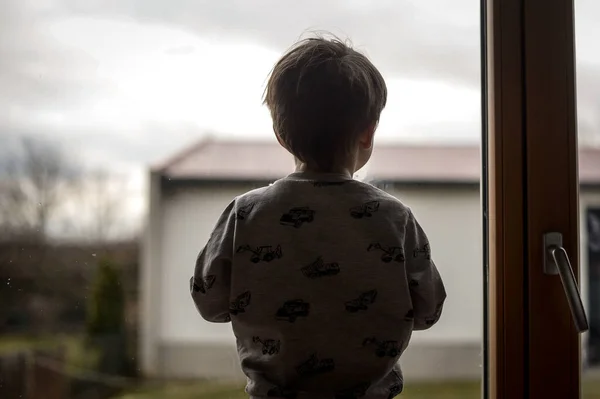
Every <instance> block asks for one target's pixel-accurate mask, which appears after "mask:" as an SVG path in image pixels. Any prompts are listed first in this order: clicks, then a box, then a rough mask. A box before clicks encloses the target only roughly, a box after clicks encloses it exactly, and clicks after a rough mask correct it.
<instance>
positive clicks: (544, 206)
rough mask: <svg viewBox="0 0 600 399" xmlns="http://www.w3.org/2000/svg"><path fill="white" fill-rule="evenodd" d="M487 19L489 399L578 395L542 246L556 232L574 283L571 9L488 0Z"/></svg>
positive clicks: (571, 336)
mask: <svg viewBox="0 0 600 399" xmlns="http://www.w3.org/2000/svg"><path fill="white" fill-rule="evenodd" d="M482 16H483V18H482V19H484V22H485V23H484V24H483V32H484V35H483V36H484V38H485V40H484V41H482V48H483V52H484V54H485V61H486V62H485V63H484V68H483V75H484V76H483V79H482V81H483V83H484V84H485V86H484V87H483V88H482V90H483V92H484V96H483V98H484V106H483V111H484V115H483V120H484V134H483V135H484V141H483V146H482V147H483V160H484V164H483V173H484V176H487V178H488V181H487V183H486V184H487V191H486V192H485V193H484V194H483V196H484V199H483V202H484V219H485V222H484V229H485V230H486V232H485V233H486V236H487V245H488V252H487V255H488V257H487V261H488V269H487V273H488V276H487V277H488V279H487V280H486V283H487V290H486V294H487V295H488V297H487V301H486V308H487V312H488V313H487V315H486V317H485V323H486V325H485V328H484V331H486V332H487V333H488V334H487V347H486V348H485V364H486V365H487V367H488V369H487V370H485V372H484V384H483V386H484V396H485V397H489V398H493V399H496V398H497V399H500V398H507V399H509V398H510V399H520V398H523V399H525V398H540V399H541V398H544V399H549V398H557V399H558V398H561V399H564V398H579V397H580V394H581V388H580V382H581V346H580V337H579V334H578V333H577V332H576V331H575V328H574V323H573V321H572V317H571V313H570V310H569V307H568V306H567V302H566V298H565V294H564V290H563V287H562V284H561V281H560V279H559V278H558V276H548V275H545V274H544V273H543V241H542V236H543V234H544V233H546V232H550V231H558V232H561V233H562V234H563V240H564V242H563V247H564V248H565V249H566V250H567V252H568V254H569V256H570V259H571V263H572V265H573V267H574V274H575V276H579V209H578V208H579V203H578V191H579V181H578V161H577V155H578V145H577V128H576V106H575V48H574V24H573V19H574V5H573V0H527V1H525V0H487V1H486V0H483V1H482ZM486 122H487V126H486V125H485V123H486ZM486 130H487V136H486ZM485 188H486V187H484V190H483V191H485ZM549 331H551V332H552V333H551V334H548V332H549ZM549 381H551V382H552V383H549Z"/></svg>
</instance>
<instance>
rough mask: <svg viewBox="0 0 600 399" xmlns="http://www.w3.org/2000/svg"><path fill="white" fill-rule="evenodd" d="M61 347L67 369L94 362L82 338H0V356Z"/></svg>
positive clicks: (61, 336)
mask: <svg viewBox="0 0 600 399" xmlns="http://www.w3.org/2000/svg"><path fill="white" fill-rule="evenodd" d="M61 346H63V347H64V348H65V350H66V356H67V358H66V361H67V367H69V366H72V367H77V368H86V367H89V365H90V364H93V363H94V361H95V356H94V354H93V353H91V352H90V351H89V350H87V349H86V348H85V347H84V345H83V338H82V337H79V336H74V335H54V336H49V337H35V336H27V335H15V336H10V335H8V336H2V337H0V356H2V355H3V354H8V353H11V352H21V351H31V350H52V349H57V348H59V347H61Z"/></svg>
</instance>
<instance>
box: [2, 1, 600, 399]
mask: <svg viewBox="0 0 600 399" xmlns="http://www.w3.org/2000/svg"><path fill="white" fill-rule="evenodd" d="M480 3H481V4H480ZM164 4H165V5H166V4H167V3H164ZM168 4H169V5H168V7H167V6H164V5H163V3H161V2H159V1H141V0H132V1H129V2H111V3H106V2H53V1H48V2H40V3H37V2H33V1H30V2H23V1H17V0H9V1H6V2H3V3H2V5H1V6H0V30H1V31H0V59H2V60H3V62H2V63H0V87H2V88H3V90H1V92H0V109H2V110H3V111H0V137H1V138H2V142H3V144H4V145H3V146H2V148H0V168H1V169H0V228H1V229H0V246H2V248H1V249H0V262H1V265H0V279H2V281H0V286H2V287H3V288H2V290H0V303H2V306H0V320H1V322H0V334H2V335H0V380H2V381H10V383H6V384H3V385H2V387H1V388H0V396H1V397H13V396H14V397H18V396H19V395H24V392H25V391H26V390H27V392H32V390H33V393H32V394H33V395H35V394H36V392H37V390H42V391H43V392H44V393H45V394H47V395H51V394H55V395H56V397H72V398H79V397H82V396H81V395H83V394H84V393H85V392H94V393H96V394H97V395H98V396H99V397H103V398H109V397H112V398H121V399H124V398H125V397H127V398H129V397H135V398H136V399H151V398H156V397H167V396H168V397H170V398H174V399H179V398H185V397H190V396H194V397H198V398H202V397H206V398H208V397H216V396H218V395H221V397H227V398H232V399H234V398H243V397H245V394H244V392H243V386H244V382H243V374H242V373H241V370H240V366H239V362H238V359H237V351H236V343H235V337H234V335H233V333H232V332H231V327H230V326H229V325H227V324H225V325H222V324H212V323H208V322H205V321H204V320H202V318H200V316H199V315H198V314H197V312H196V310H195V309H194V305H193V303H192V301H191V298H190V295H189V292H188V286H187V285H188V281H189V277H190V275H191V273H192V271H193V265H194V261H195V258H196V256H197V254H198V252H199V250H200V249H201V248H202V246H203V245H204V243H205V242H206V240H207V239H208V238H209V235H210V232H211V229H212V227H213V226H214V225H215V223H216V221H217V218H218V217H219V215H220V214H221V212H222V211H223V209H224V208H225V207H226V206H227V204H228V203H229V202H230V201H231V199H232V198H234V197H235V196H238V195H240V194H242V193H244V192H246V191H248V190H250V189H253V188H256V187H259V186H264V185H268V184H269V183H271V182H273V181H274V180H275V179H278V178H281V177H283V176H285V175H286V174H287V173H290V172H291V171H293V169H294V160H293V158H292V157H291V156H290V154H288V153H287V152H286V151H285V150H283V149H282V148H281V147H280V146H279V144H278V143H277V141H276V140H275V137H274V135H273V128H272V123H271V121H270V117H269V113H268V111H267V109H266V108H265V107H264V106H263V105H262V104H261V95H262V94H263V89H264V84H265V82H266V78H267V74H268V72H269V70H270V69H271V67H272V66H273V64H274V62H275V61H276V60H277V59H278V57H279V56H280V55H281V54H282V53H283V51H285V49H286V48H287V47H288V46H289V45H291V44H292V43H293V42H294V41H295V40H296V39H297V38H298V37H299V35H301V34H303V32H305V31H306V30H307V29H308V30H319V29H325V30H328V31H331V32H333V33H334V34H337V35H339V36H340V37H341V38H343V39H345V38H346V37H347V36H348V37H350V38H351V40H352V42H353V44H354V47H355V48H357V49H358V50H359V51H364V52H365V53H366V54H367V55H368V56H369V58H370V59H371V60H372V61H373V62H374V64H375V65H376V66H377V67H378V68H379V69H380V70H381V72H382V74H383V75H384V77H385V78H386V82H387V86H388V93H389V94H388V104H387V107H386V109H385V110H384V112H383V114H382V118H381V121H380V124H379V126H378V130H377V133H376V146H375V151H374V154H373V158H372V160H371V161H370V162H369V163H368V164H367V165H366V167H365V168H363V169H362V170H360V171H359V172H358V173H357V175H356V178H357V179H359V180H362V181H365V182H368V183H372V184H373V185H375V186H376V187H378V188H380V189H382V190H384V191H387V192H388V193H390V194H392V195H394V196H396V197H397V198H398V199H400V200H401V201H403V202H405V203H406V204H407V205H409V206H410V207H411V208H412V210H413V212H414V214H415V215H416V217H417V218H418V220H419V221H420V223H421V224H422V226H423V228H424V229H425V231H426V232H427V234H428V236H429V239H430V244H431V249H432V256H433V258H434V260H435V262H436V264H437V266H438V268H439V270H440V273H441V275H442V277H443V279H444V282H445V284H446V290H447V293H448V299H447V301H446V305H445V308H444V312H443V316H442V318H441V320H440V321H439V322H438V323H437V325H435V326H434V327H433V328H431V329H430V330H427V331H424V332H415V333H414V334H413V337H412V339H411V343H410V345H409V347H408V349H407V350H406V352H405V353H404V354H403V356H402V368H403V372H404V377H405V390H404V393H403V395H404V396H405V397H407V398H413V399H420V398H431V399H435V398H442V397H443V398H448V397H452V396H451V395H454V397H460V398H479V397H482V396H484V397H489V398H495V399H503V398H510V399H520V398H523V399H524V398H529V397H531V398H544V399H547V398H561V399H564V398H571V397H579V396H578V393H579V392H580V391H581V392H582V395H583V397H584V398H586V399H588V398H589V399H591V398H593V397H595V396H594V395H595V392H599V391H600V388H598V387H600V383H598V381H599V379H597V378H595V377H594V376H595V373H594V367H595V365H596V363H597V361H598V359H600V358H599V357H598V356H597V354H598V353H600V352H598V351H599V350H600V349H598V348H600V341H599V338H598V336H597V335H598V329H599V328H600V325H599V324H598V321H597V319H598V318H597V317H596V313H598V311H600V310H599V306H600V305H598V303H600V302H599V301H597V297H598V295H597V294H598V293H597V292H596V290H597V288H598V287H596V286H597V285H598V284H596V283H598V281H597V280H598V276H597V275H596V274H597V273H596V272H595V266H594V265H595V264H596V263H597V260H598V259H596V258H598V256H596V255H597V251H596V249H595V248H596V244H595V240H596V236H597V235H598V234H597V233H598V231H597V230H599V229H600V227H599V226H600V216H599V215H600V213H599V211H598V210H599V209H600V194H599V193H600V191H599V190H600V189H599V188H598V187H600V150H599V149H598V140H597V137H600V131H599V129H600V128H599V127H598V118H597V115H596V114H595V112H596V111H595V108H594V107H595V106H596V105H597V104H596V102H597V101H596V100H597V98H598V96H599V95H600V94H599V93H600V92H599V91H598V90H600V88H599V86H598V85H597V84H596V83H595V82H596V80H597V77H598V76H600V75H599V74H598V73H597V67H598V65H599V63H600V61H599V60H598V59H597V55H596V54H595V53H596V52H594V44H595V42H596V41H595V40H594V39H595V38H597V37H598V34H597V33H598V32H597V30H595V26H596V24H594V16H595V15H596V14H597V12H596V11H597V10H596V9H597V8H598V7H596V5H595V3H594V2H593V1H591V0H577V1H576V2H575V12H574V13H573V11H572V9H573V1H569V0H544V1H542V0H537V1H527V2H525V1H524V0H488V1H485V0H482V1H481V2H479V1H475V0H470V1H468V0H461V1H458V2H452V6H450V4H449V2H447V1H445V0H435V1H433V0H432V1H416V0H414V1H407V2H357V1H336V2H317V1H310V2H302V3H300V2H298V4H295V3H294V4H291V3H290V4H285V6H283V5H281V4H280V2H275V1H270V0H263V1H260V2H236V3H235V4H233V3H231V2H223V1H221V2H218V1H214V2H187V1H184V0H174V1H171V2H169V3H168ZM573 15H575V24H573V20H572V17H573ZM574 32H576V38H577V49H578V52H577V58H576V61H577V64H576V65H577V67H576V68H573V64H574V62H575V58H574V46H573V33H574ZM304 34H305V35H307V34H308V32H305V33H304ZM482 71H483V73H481V72H482ZM575 72H577V73H576V74H575ZM575 76H577V81H575ZM575 82H577V88H578V90H577V96H578V97H577V108H576V107H575V91H574V87H575ZM596 108H597V107H596ZM576 111H577V112H576ZM576 116H577V117H578V119H577V121H578V130H576V123H575V122H576ZM576 132H577V133H578V136H579V146H578V145H577V140H575V136H576V135H575V133H576ZM578 167H579V173H578V175H577V173H576V172H577V168H578ZM577 176H579V181H578V180H577ZM578 190H579V191H578ZM577 221H580V223H579V224H578V223H577ZM580 228H581V237H579V236H580V230H579V229H580ZM547 232H559V233H561V234H562V237H563V247H564V248H565V249H566V252H567V253H568V255H569V258H570V260H571V264H572V265H573V267H574V269H575V270H574V271H575V274H576V275H578V274H579V269H580V268H579V265H581V275H580V277H581V280H580V281H581V293H582V297H583V299H584V305H585V310H586V311H587V316H588V321H589V326H590V330H589V332H588V333H585V334H584V335H583V336H582V337H583V339H582V341H581V342H582V346H581V347H580V345H579V334H578V332H577V331H575V328H574V322H573V321H572V320H573V319H572V316H571V310H570V308H569V306H568V304H567V302H566V299H565V291H564V289H563V285H562V284H561V280H560V279H559V278H558V277H557V276H555V275H546V274H545V273H544V270H543V262H544V248H543V240H542V237H543V235H544V233H547ZM579 244H581V247H580V246H579ZM580 248H581V251H579V249H580ZM579 259H581V262H579ZM599 281H600V280H599ZM549 331H551V332H552V333H548V332H549ZM597 352H598V353H597ZM582 359H583V371H581V370H580V365H581V361H582ZM26 369H33V370H34V372H32V373H30V372H27V373H26V372H25V370H26ZM7 373H8V374H7ZM9 375H10V377H7V376H9ZM581 380H582V381H583V385H582V387H581V388H580V381H581ZM182 381H184V382H182ZM222 381H225V382H222ZM549 381H552V384H549V383H548V382H549ZM142 388H143V389H142ZM203 395H204V396H203Z"/></svg>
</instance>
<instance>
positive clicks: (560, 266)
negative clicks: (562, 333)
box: [544, 232, 589, 333]
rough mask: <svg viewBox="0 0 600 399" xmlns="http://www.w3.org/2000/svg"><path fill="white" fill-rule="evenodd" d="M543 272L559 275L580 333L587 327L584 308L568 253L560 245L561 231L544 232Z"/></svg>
mask: <svg viewBox="0 0 600 399" xmlns="http://www.w3.org/2000/svg"><path fill="white" fill-rule="evenodd" d="M544 273H545V274H548V275H557V274H558V275H559V276H560V281H561V282H562V285H563V288H564V289H565V295H566V297H567V303H568V304H569V308H570V309H571V315H572V316H573V321H574V322H575V328H576V329H577V331H578V332H580V333H582V332H585V331H587V330H588V329H589V325H588V321H587V317H586V315H585V309H584V308H583V303H582V301H581V295H580V294H579V287H577V282H576V281H575V275H574V274H573V268H572V267H571V261H569V255H568V254H567V251H566V250H565V249H564V248H563V246H562V234H561V233H556V232H552V233H546V234H544Z"/></svg>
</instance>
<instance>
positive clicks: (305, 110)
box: [264, 37, 387, 172]
mask: <svg viewBox="0 0 600 399" xmlns="http://www.w3.org/2000/svg"><path fill="white" fill-rule="evenodd" d="M386 100H387V88H386V85H385V81H384V80H383V77H382V76H381V74H380V73H379V71H378V70H377V68H375V66H374V65H373V64H372V63H371V62H370V61H369V60H368V59H367V57H365V56H364V55H362V54H360V53H359V52H357V51H355V50H353V49H352V48H351V47H349V46H348V45H346V44H345V43H343V42H342V41H340V40H338V39H325V38H320V37H317V38H309V39H305V40H302V41H300V42H298V43H297V44H296V45H294V46H293V47H292V48H291V49H290V50H289V51H288V52H287V53H286V54H285V55H284V56H283V57H282V58H281V59H280V60H279V61H278V62H277V64H275V67H274V68H273V71H272V72H271V76H270V78H269V81H268V83H267V88H266V91H265V100H264V102H265V104H266V105H267V106H268V108H269V110H270V111H271V116H272V118H273V129H274V130H275V134H276V135H277V138H278V140H279V142H280V143H281V144H282V145H283V146H284V147H285V148H286V149H287V150H288V151H290V152H291V153H292V154H293V155H294V156H295V157H296V158H297V159H298V160H300V161H301V162H303V163H304V164H306V166H307V168H309V169H312V170H316V171H321V172H332V171H337V170H341V169H352V172H354V171H355V170H357V169H360V168H361V167H362V166H364V164H365V163H366V162H367V161H368V159H369V157H370V155H371V150H372V144H373V134H374V132H375V128H376V126H377V123H378V121H379V116H380V114H381V111H382V110H383V108H384V107H385V104H386Z"/></svg>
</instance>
